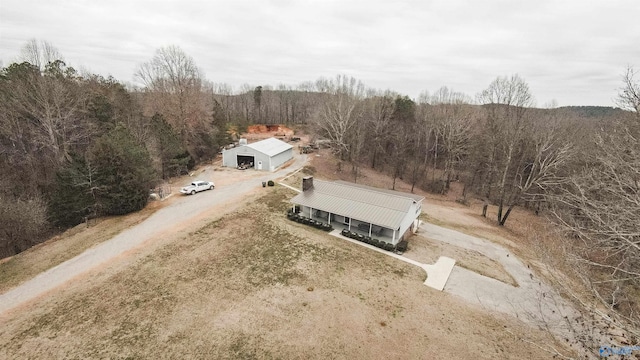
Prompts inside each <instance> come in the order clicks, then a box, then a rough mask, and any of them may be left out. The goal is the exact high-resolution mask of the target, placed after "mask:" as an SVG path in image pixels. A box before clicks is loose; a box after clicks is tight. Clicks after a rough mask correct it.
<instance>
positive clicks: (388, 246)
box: [384, 243, 396, 251]
mask: <svg viewBox="0 0 640 360" xmlns="http://www.w3.org/2000/svg"><path fill="white" fill-rule="evenodd" d="M395 248H396V247H395V246H393V244H391V243H386V244H384V249H385V250H387V251H393V250H395Z"/></svg>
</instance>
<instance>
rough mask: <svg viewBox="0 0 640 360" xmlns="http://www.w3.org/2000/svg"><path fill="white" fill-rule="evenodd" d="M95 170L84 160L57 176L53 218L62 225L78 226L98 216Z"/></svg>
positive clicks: (74, 160)
mask: <svg viewBox="0 0 640 360" xmlns="http://www.w3.org/2000/svg"><path fill="white" fill-rule="evenodd" d="M94 175H95V169H94V168H93V167H92V166H91V165H90V164H89V163H87V162H86V161H85V159H84V158H83V157H80V156H77V155H73V156H72V160H71V162H70V163H68V164H67V165H65V166H63V167H62V168H60V170H58V172H57V173H56V183H55V185H54V189H53V191H52V193H51V199H50V201H49V217H50V219H51V220H52V221H53V223H54V224H56V225H58V226H74V225H77V224H79V223H81V222H82V221H83V220H84V219H85V217H87V216H91V217H93V216H95V215H96V213H95V211H96V208H95V205H96V201H95V197H94V195H93V190H94V189H95V186H96V183H95V178H94Z"/></svg>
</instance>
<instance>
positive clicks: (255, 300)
mask: <svg viewBox="0 0 640 360" xmlns="http://www.w3.org/2000/svg"><path fill="white" fill-rule="evenodd" d="M312 159H313V160H312V163H311V164H309V165H308V167H307V168H306V170H305V171H306V172H307V173H313V174H314V176H317V177H322V178H327V179H330V178H335V177H336V175H338V174H337V173H335V171H334V169H333V168H332V166H331V165H332V164H333V160H331V158H330V157H326V156H320V157H318V156H312ZM362 179H363V180H364V181H366V182H372V183H378V185H379V186H384V184H385V183H386V184H389V183H390V182H391V179H389V178H388V177H386V176H384V175H381V174H377V173H374V172H370V173H365V174H364V175H363V178H362ZM289 180H290V181H295V180H294V179H293V178H292V179H289ZM398 185H399V187H400V188H401V189H406V187H408V186H409V185H408V184H405V183H402V182H398ZM228 186H232V185H231V184H229V185H228ZM216 191H217V190H216ZM214 195H215V193H214ZM293 195H294V192H293V191H292V190H288V189H286V188H284V187H276V188H267V189H264V190H261V191H257V192H255V193H253V195H251V196H248V197H246V198H245V199H244V200H243V201H242V202H241V203H236V204H235V206H234V207H227V210H226V211H225V210H224V209H223V208H221V207H217V209H219V211H217V212H216V213H215V214H213V213H210V215H208V217H207V218H203V219H202V220H201V221H199V222H195V223H193V224H192V225H191V226H190V227H187V228H184V229H183V230H180V231H177V232H175V233H165V234H164V236H162V238H159V239H157V240H155V241H153V242H151V243H148V244H147V245H146V246H145V247H144V248H140V249H138V250H136V251H134V252H130V253H128V254H126V256H124V257H121V258H119V259H118V260H117V261H113V262H111V263H110V264H109V265H108V266H103V267H99V268H97V269H95V270H93V271H91V272H90V273H89V274H87V275H88V276H83V277H80V278H78V279H76V280H74V281H73V283H72V284H70V285H69V286H66V287H64V288H62V289H58V290H55V291H53V292H51V293H49V294H47V295H46V296H45V297H43V298H41V299H39V300H37V301H36V302H34V303H32V304H30V305H28V306H26V307H22V308H20V309H17V310H15V311H13V312H11V313H8V314H5V315H3V316H2V317H1V318H0V322H1V323H2V326H0V339H1V340H0V354H2V356H4V357H7V358H26V357H36V358H51V357H69V358H76V357H77V358H103V357H125V358H175V357H191V358H221V359H248V358H249V359H250V358H255V359H270V358H287V359H295V358H311V359H326V358H345V359H347V358H348V359H351V358H367V359H383V358H389V357H392V358H397V359H415V358H424V357H429V358H436V359H438V358H442V359H451V358H458V359H463V358H478V359H493V358H495V357H496V356H498V357H499V358H513V359H521V358H535V359H539V358H548V357H550V356H551V355H550V353H549V352H548V351H547V350H544V349H548V348H549V347H553V348H555V349H560V350H561V351H562V353H564V354H571V353H572V350H571V349H570V348H567V347H566V345H564V344H562V343H558V342H557V341H556V340H554V339H553V338H552V337H551V336H550V335H549V333H548V332H546V331H541V330H539V329H537V328H533V327H531V326H529V325H527V324H526V323H523V322H521V321H520V320H518V319H516V318H513V317H510V316H507V315H503V314H500V313H496V312H492V311H488V310H487V309H486V308H483V307H482V306H477V305H474V304H470V303H468V302H466V301H465V300H463V299H461V298H458V297H456V296H453V295H450V294H448V293H446V292H438V291H434V290H432V289H429V288H427V287H425V286H424V285H423V284H422V282H423V281H424V276H425V275H424V272H422V271H421V270H420V269H418V268H415V267H412V266H410V265H407V264H404V263H401V262H398V261H395V260H393V259H391V258H389V257H387V256H384V255H380V254H378V253H375V252H372V251H367V250H366V249H364V248H362V247H360V246H357V245H353V244H349V243H346V242H344V241H343V240H340V239H337V238H334V237H331V236H329V235H327V234H326V233H324V232H320V231H318V230H315V229H311V228H309V227H306V226H304V225H300V224H296V223H292V222H290V221H289V220H287V219H286V217H284V216H283V215H284V211H285V209H286V208H287V207H288V206H289V204H288V199H289V198H291V197H292V196H293ZM187 200H188V199H187ZM427 201H428V206H425V209H426V210H425V211H426V216H427V217H428V218H429V219H432V220H433V221H436V222H440V223H443V224H448V226H453V227H458V228H461V229H463V228H465V227H466V228H467V229H475V230H474V231H475V232H480V233H483V234H484V235H490V234H493V237H494V238H496V239H504V238H503V237H502V235H504V234H502V235H501V234H496V233H495V231H494V230H492V229H493V228H492V227H491V226H484V225H483V224H482V221H481V220H479V219H478V218H477V217H474V216H473V215H470V214H469V212H468V209H467V208H465V207H461V206H459V205H456V204H455V203H453V202H449V201H447V199H446V198H443V197H434V196H429V198H428V200H427ZM233 208H236V209H237V210H233ZM476 216H477V215H476ZM515 216H522V214H516V215H515ZM454 218H455V219H458V220H456V223H451V220H452V219H454ZM99 226H101V224H97V225H96V227H99ZM517 237H518V236H517V235H515V234H512V236H509V238H517ZM501 241H508V240H506V239H504V240H501ZM64 242H65V239H59V240H57V241H56V244H58V245H60V244H63V243H64ZM47 245H48V244H46V243H45V244H44V245H43V246H41V247H39V248H37V249H33V251H30V252H29V253H27V254H24V255H29V254H36V253H46V251H47ZM416 246H417V243H416ZM440 247H441V246H440ZM524 248H526V246H525V247H524ZM429 251H431V252H438V251H450V252H451V251H452V252H453V253H455V254H457V255H458V256H461V258H460V259H461V260H462V263H466V264H467V265H466V266H468V267H469V268H472V269H475V271H479V272H482V271H483V270H482V268H483V267H484V268H485V273H487V274H488V275H489V276H494V277H496V278H504V276H503V275H501V274H502V273H501V272H500V270H499V269H494V268H492V265H491V262H490V261H487V260H486V259H482V256H479V255H477V254H476V255H473V254H469V255H468V256H469V257H467V258H465V257H464V256H466V255H464V251H462V252H461V251H460V250H459V249H458V250H456V249H455V247H446V248H445V249H441V250H439V249H438V246H435V247H432V248H431V250H429ZM34 256H35V255H34ZM429 256H431V255H429ZM465 259H466V260H465ZM482 264H484V265H482ZM504 280H505V281H508V279H507V278H504ZM524 340H526V341H524ZM461 344H464V345H461ZM541 345H542V346H543V348H541V347H540V346H541ZM427 354H428V355H427Z"/></svg>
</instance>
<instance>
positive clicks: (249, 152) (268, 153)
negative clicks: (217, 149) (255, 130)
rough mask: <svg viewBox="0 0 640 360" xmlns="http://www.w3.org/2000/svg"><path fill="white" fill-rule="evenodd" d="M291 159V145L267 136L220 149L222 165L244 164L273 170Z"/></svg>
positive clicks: (235, 165)
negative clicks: (252, 141)
mask: <svg viewBox="0 0 640 360" xmlns="http://www.w3.org/2000/svg"><path fill="white" fill-rule="evenodd" d="M291 159H293V146H291V145H290V144H287V143H286V142H284V141H282V140H278V139H276V138H268V139H264V140H261V141H258V142H254V143H251V144H247V143H246V142H244V143H242V142H241V143H240V145H239V146H237V147H234V148H231V149H228V150H223V151H222V166H227V167H238V166H239V165H245V166H246V167H247V168H254V169H256V170H267V171H274V170H275V169H277V168H278V167H279V166H281V165H282V164H284V163H285V162H287V161H289V160H291Z"/></svg>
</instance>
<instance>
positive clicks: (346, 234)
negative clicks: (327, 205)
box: [340, 229, 349, 237]
mask: <svg viewBox="0 0 640 360" xmlns="http://www.w3.org/2000/svg"><path fill="white" fill-rule="evenodd" d="M340 234H342V236H346V237H349V230H347V229H342V231H341V232H340Z"/></svg>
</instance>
